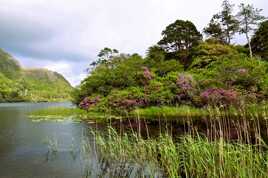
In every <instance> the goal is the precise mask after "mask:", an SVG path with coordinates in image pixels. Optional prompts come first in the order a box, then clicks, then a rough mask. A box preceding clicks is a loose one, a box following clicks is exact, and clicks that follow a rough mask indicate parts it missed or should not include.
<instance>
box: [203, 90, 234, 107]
mask: <svg viewBox="0 0 268 178" xmlns="http://www.w3.org/2000/svg"><path fill="white" fill-rule="evenodd" d="M201 99H202V101H203V102H204V103H205V104H207V105H223V106H227V105H232V104H237V102H238V93H237V92H236V91H234V90H226V89H222V88H209V89H207V90H205V91H203V92H202V93H201Z"/></svg>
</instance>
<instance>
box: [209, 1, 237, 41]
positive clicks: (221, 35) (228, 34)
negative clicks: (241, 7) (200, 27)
mask: <svg viewBox="0 0 268 178" xmlns="http://www.w3.org/2000/svg"><path fill="white" fill-rule="evenodd" d="M233 6H234V5H233V4H230V2H229V1H228V0H224V1H223V3H222V11H221V12H219V13H217V14H215V15H214V16H213V18H212V19H211V21H210V23H209V25H208V27H206V28H205V29H204V32H205V33H206V34H208V35H210V36H212V37H216V38H217V39H219V40H220V41H223V42H225V43H227V44H230V43H231V39H232V38H233V36H234V34H235V33H236V32H237V31H238V21H237V19H236V18H235V16H234V15H233V14H232V13H233Z"/></svg>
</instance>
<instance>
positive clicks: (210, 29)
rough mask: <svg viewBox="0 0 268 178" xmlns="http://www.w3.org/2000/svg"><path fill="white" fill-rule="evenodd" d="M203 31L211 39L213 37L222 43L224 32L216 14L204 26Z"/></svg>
mask: <svg viewBox="0 0 268 178" xmlns="http://www.w3.org/2000/svg"><path fill="white" fill-rule="evenodd" d="M204 33H205V34H206V35H207V36H208V37H210V38H211V39H215V40H217V41H219V42H222V43H224V42H225V41H224V32H223V30H222V28H221V24H220V22H218V21H217V16H215V15H214V16H213V17H212V19H211V20H210V22H209V24H208V26H207V27H205V28H204Z"/></svg>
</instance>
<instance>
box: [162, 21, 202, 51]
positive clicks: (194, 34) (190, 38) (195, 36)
mask: <svg viewBox="0 0 268 178" xmlns="http://www.w3.org/2000/svg"><path fill="white" fill-rule="evenodd" d="M162 36H163V38H162V39H161V40H160V41H159V42H158V44H159V45H160V46H161V47H162V48H164V49H165V50H166V51H167V52H180V51H184V50H187V51H188V50H190V49H191V48H192V47H194V46H196V45H197V44H198V43H199V42H200V41H201V40H202V35H201V34H200V32H199V31H198V30H197V29H196V27H195V25H194V24H193V23H192V22H190V21H183V20H176V21H175V22H174V23H172V24H170V25H168V26H167V27H166V29H165V30H164V31H163V32H162Z"/></svg>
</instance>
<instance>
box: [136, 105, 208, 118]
mask: <svg viewBox="0 0 268 178" xmlns="http://www.w3.org/2000/svg"><path fill="white" fill-rule="evenodd" d="M132 114H133V115H136V116H137V115H138V116H140V117H145V118H152V119H158V118H159V117H161V118H176V117H185V116H189V117H200V116H206V115H208V114H209V113H208V111H207V110H206V109H200V108H194V107H191V106H185V105H182V106H178V107H170V106H162V107H149V108H141V109H136V110H134V111H133V112H132Z"/></svg>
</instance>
